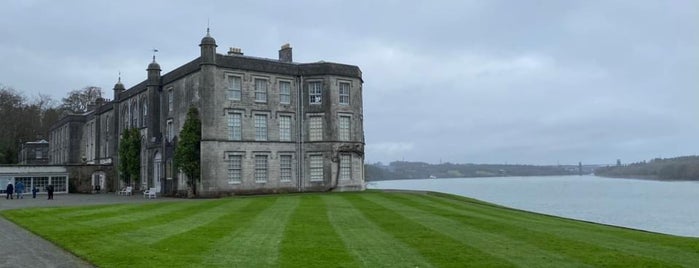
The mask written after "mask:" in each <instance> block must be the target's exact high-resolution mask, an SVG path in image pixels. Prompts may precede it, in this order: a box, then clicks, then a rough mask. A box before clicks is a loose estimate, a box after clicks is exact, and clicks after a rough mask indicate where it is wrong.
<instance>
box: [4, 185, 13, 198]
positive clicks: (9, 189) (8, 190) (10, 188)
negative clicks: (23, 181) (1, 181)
mask: <svg viewBox="0 0 699 268" xmlns="http://www.w3.org/2000/svg"><path fill="white" fill-rule="evenodd" d="M14 190H15V187H14V186H13V185H12V183H11V182H10V183H8V184H7V188H5V193H7V196H5V199H14V197H12V194H13V193H14Z"/></svg>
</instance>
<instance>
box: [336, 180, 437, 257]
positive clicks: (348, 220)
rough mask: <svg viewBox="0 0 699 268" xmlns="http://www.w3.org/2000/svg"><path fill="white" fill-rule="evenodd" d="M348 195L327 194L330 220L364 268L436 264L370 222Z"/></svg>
mask: <svg viewBox="0 0 699 268" xmlns="http://www.w3.org/2000/svg"><path fill="white" fill-rule="evenodd" d="M346 195H347V194H344V195H340V194H338V195H324V196H323V201H324V202H325V204H326V205H327V207H328V220H329V221H330V224H331V225H332V226H333V228H334V229H335V232H337V233H338V234H339V235H340V237H341V238H342V241H343V242H344V243H345V246H346V248H347V250H348V251H349V252H350V253H351V254H352V255H354V257H355V258H356V259H357V260H359V261H360V262H361V264H362V265H363V266H364V267H432V265H431V264H430V263H429V262H428V261H427V260H426V259H425V258H424V257H423V256H422V255H420V253H419V252H418V251H417V250H415V249H413V248H411V247H409V246H408V245H406V244H405V243H403V242H401V241H400V240H398V239H396V238H394V237H393V236H391V235H390V234H388V233H385V232H382V231H381V229H380V228H379V227H378V226H376V224H374V223H373V222H371V221H369V220H368V219H367V218H366V217H364V215H362V212H361V211H359V210H357V209H356V208H355V207H354V206H352V203H350V202H349V201H347V200H346V199H344V197H343V196H346Z"/></svg>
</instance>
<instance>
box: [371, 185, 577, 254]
mask: <svg viewBox="0 0 699 268" xmlns="http://www.w3.org/2000/svg"><path fill="white" fill-rule="evenodd" d="M406 195H409V197H415V196H418V194H406ZM388 196H391V197H392V196H393V194H386V195H382V196H377V195H371V196H367V197H365V198H367V199H370V200H371V201H373V202H376V203H379V204H380V205H382V206H384V207H385V208H387V209H391V210H394V211H396V212H397V213H398V214H401V215H402V216H404V217H406V218H408V219H410V220H412V221H414V222H417V223H419V224H422V225H424V226H425V227H427V228H430V229H432V230H434V231H436V232H439V233H441V234H443V235H445V236H449V237H451V238H453V239H454V240H456V241H459V242H461V243H463V244H464V245H468V246H471V247H476V248H478V249H479V250H482V251H484V252H487V253H488V254H491V255H493V256H497V257H499V258H503V259H506V260H508V261H509V262H511V263H513V264H515V265H517V266H523V267H566V266H570V267H584V266H585V264H584V263H582V262H576V261H575V260H571V259H570V258H569V257H568V256H565V255H561V254H558V253H557V252H552V251H549V250H545V249H541V248H539V247H537V246H535V245H531V244H529V243H527V242H525V241H520V240H518V239H513V238H511V237H508V236H506V235H503V234H501V233H498V232H483V230H482V229H480V228H478V227H477V226H473V225H470V224H464V223H462V222H458V221H454V220H452V219H449V218H446V217H440V216H439V215H433V214H431V213H429V212H427V211H422V210H420V209H419V208H418V207H416V204H408V203H402V202H397V200H393V199H390V198H384V197H388Z"/></svg>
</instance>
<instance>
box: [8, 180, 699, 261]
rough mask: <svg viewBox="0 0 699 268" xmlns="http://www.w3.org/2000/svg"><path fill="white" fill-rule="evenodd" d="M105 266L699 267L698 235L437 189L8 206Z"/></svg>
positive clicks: (20, 219)
mask: <svg viewBox="0 0 699 268" xmlns="http://www.w3.org/2000/svg"><path fill="white" fill-rule="evenodd" d="M2 214H3V216H4V217H6V218H8V219H10V220H12V221H14V222H16V223H18V224H19V225H21V226H23V227H25V228H27V229H29V230H31V231H32V232H34V233H36V234H39V235H40V236H43V237H45V238H46V239H49V240H51V241H53V242H55V243H56V244H58V245H60V246H62V247H64V248H66V249H68V250H70V251H71V252H73V253H75V254H76V255H78V256H80V257H82V258H84V259H86V260H88V261H90V262H92V263H94V264H95V265H97V266H100V267H270V266H273V267H274V266H283V267H463V266H498V267H508V266H525V267H565V266H570V267H581V266H623V267H647V266H685V267H697V266H699V239H696V238H683V237H675V236H669V235H661V234H654V233H647V232H640V231H634V230H628V229H622V228H615V227H609V226H603V225H596V224H590V223H584V222H578V221H573V220H567V219H560V218H556V217H549V216H542V215H538V214H533V213H527V212H522V211H516V210H511V209H507V208H502V207H499V206H495V205H491V204H487V203H483V202H479V201H475V200H472V199H467V198H462V197H457V196H451V195H445V194H438V193H426V194H421V193H400V192H386V193H382V192H366V193H335V194H305V195H276V196H260V197H243V198H229V199H217V200H183V201H182V202H162V203H159V202H153V203H146V204H127V205H109V206H89V207H70V208H66V207H63V208H39V209H24V210H14V211H3V212H2Z"/></svg>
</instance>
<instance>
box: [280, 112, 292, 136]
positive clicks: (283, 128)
mask: <svg viewBox="0 0 699 268" xmlns="http://www.w3.org/2000/svg"><path fill="white" fill-rule="evenodd" d="M285 120H288V125H286V124H284V123H285V122H284V121H285ZM292 125H293V124H292V122H291V115H279V141H292V140H293V138H292V137H293V134H292V131H291V126H292ZM287 135H288V136H287Z"/></svg>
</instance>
